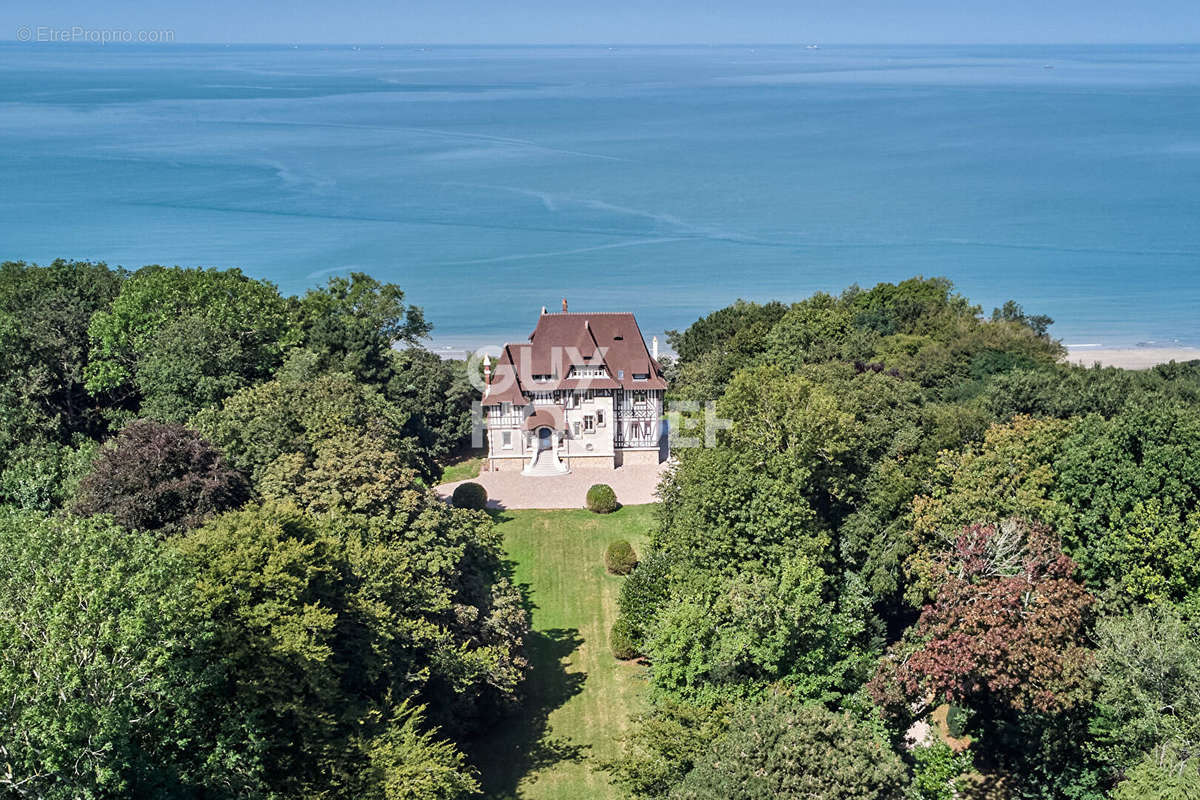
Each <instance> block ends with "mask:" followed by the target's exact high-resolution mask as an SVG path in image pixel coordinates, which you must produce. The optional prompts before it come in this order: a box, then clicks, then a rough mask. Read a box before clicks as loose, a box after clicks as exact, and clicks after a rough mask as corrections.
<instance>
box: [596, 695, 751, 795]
mask: <svg viewBox="0 0 1200 800" xmlns="http://www.w3.org/2000/svg"><path fill="white" fill-rule="evenodd" d="M730 713H731V709H730V708H729V707H728V706H717V707H716V708H712V707H709V706H705V705H701V704H696V703H690V702H687V701H684V700H680V699H678V698H675V697H672V696H671V695H669V694H658V695H655V696H654V701H653V705H652V706H651V708H650V710H649V711H648V712H646V713H644V714H641V715H639V716H637V717H635V718H634V719H633V725H631V726H630V728H629V733H628V734H627V736H626V738H625V739H624V740H623V742H622V750H621V755H620V757H618V758H617V759H616V760H615V761H613V762H612V763H610V764H607V765H606V767H605V768H606V769H607V770H608V771H609V773H610V774H611V775H612V776H613V782H614V783H616V784H617V785H618V786H620V787H622V788H623V789H625V790H626V791H627V792H628V793H629V794H630V795H631V796H632V797H635V798H643V799H645V800H648V799H649V798H666V797H668V796H669V795H670V794H671V790H672V789H673V788H675V787H676V786H678V785H679V784H680V783H681V782H682V781H683V779H684V777H685V776H686V775H687V774H688V773H689V772H691V770H692V767H694V766H695V763H696V760H697V759H698V758H700V757H702V756H703V755H704V753H705V751H706V750H707V748H709V747H710V746H711V745H712V743H713V741H714V740H716V739H717V738H718V737H720V735H721V734H722V733H724V732H725V730H726V729H727V728H728V726H729V715H730Z"/></svg>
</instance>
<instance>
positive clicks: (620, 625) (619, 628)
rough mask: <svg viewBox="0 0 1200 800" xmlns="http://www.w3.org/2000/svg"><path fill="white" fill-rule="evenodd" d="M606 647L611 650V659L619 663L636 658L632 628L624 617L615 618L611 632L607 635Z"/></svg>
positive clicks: (636, 652)
mask: <svg viewBox="0 0 1200 800" xmlns="http://www.w3.org/2000/svg"><path fill="white" fill-rule="evenodd" d="M608 646H609V648H610V649H611V650H612V654H613V658H616V659H618V660H620V661H628V660H629V659H631V658H637V656H638V651H637V646H636V645H635V644H634V641H633V628H632V627H631V626H630V624H629V622H628V621H627V620H626V619H625V618H624V617H617V621H616V622H614V623H613V626H612V631H611V632H610V633H609V634H608Z"/></svg>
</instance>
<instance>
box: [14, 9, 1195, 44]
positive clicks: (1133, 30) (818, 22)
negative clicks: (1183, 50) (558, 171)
mask: <svg viewBox="0 0 1200 800" xmlns="http://www.w3.org/2000/svg"><path fill="white" fill-rule="evenodd" d="M23 26H25V27H28V28H31V29H34V30H36V29H37V28H38V27H43V26H44V27H54V28H70V27H72V26H81V27H84V28H89V29H125V30H139V29H150V30H161V29H170V30H173V31H175V39H176V41H180V42H289V43H294V42H300V43H304V42H308V43H323V42H328V43H334V42H359V43H365V42H379V43H393V42H395V43H401V42H404V43H407V42H432V43H518V42H519V43H649V44H680V43H700V42H729V43H751V42H753V43H770V42H781V43H808V42H842V43H852V42H898V43H902V42H913V43H921V42H930V43H942V42H953V43H960V42H1030V43H1048V42H1197V41H1200V8H1198V2H1197V0H740V2H735V1H733V0H607V2H605V1H603V0H588V1H587V2H584V1H583V0H420V2H417V1H415V0H336V2H330V1H329V0H320V1H319V2H318V1H317V0H288V1H287V2H280V1H279V0H206V1H205V2H191V3H187V2H184V3H180V2H172V1H171V0H86V2H84V1H82V0H65V1H60V2H46V0H0V39H15V38H19V36H18V31H19V30H20V29H21V28H22V27H23Z"/></svg>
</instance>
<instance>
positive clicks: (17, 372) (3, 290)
mask: <svg viewBox="0 0 1200 800" xmlns="http://www.w3.org/2000/svg"><path fill="white" fill-rule="evenodd" d="M123 279H124V273H122V272H121V271H119V270H110V269H109V268H108V267H106V266H105V265H103V264H90V263H87V262H78V261H61V260H60V261H55V262H54V263H52V264H50V265H48V266H44V267H39V266H36V265H30V264H24V263H19V262H6V263H3V264H0V463H2V461H3V459H4V458H5V457H6V455H7V454H8V453H9V452H10V451H11V450H12V448H14V447H16V446H17V445H19V444H21V443H28V442H30V441H32V440H35V439H43V440H47V441H52V442H58V443H62V444H66V443H69V442H70V441H71V436H72V435H74V434H84V435H87V436H99V435H101V434H102V433H103V432H104V430H105V428H106V427H107V422H108V418H109V413H107V412H109V409H108V408H106V403H108V402H111V398H110V397H109V396H107V395H103V394H101V395H99V396H92V395H90V394H89V393H88V391H87V389H86V388H85V386H84V380H85V373H86V371H87V370H88V368H89V351H88V325H89V324H90V323H91V319H92V315H93V314H95V313H96V312H98V311H102V310H104V309H106V308H108V306H109V304H110V303H112V302H113V300H114V298H116V296H117V293H118V292H119V291H120V289H121V283H122V280H123Z"/></svg>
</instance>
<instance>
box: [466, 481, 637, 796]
mask: <svg viewBox="0 0 1200 800" xmlns="http://www.w3.org/2000/svg"><path fill="white" fill-rule="evenodd" d="M653 511H654V506H653V505H645V506H627V507H624V508H621V509H619V510H618V511H617V512H616V513H613V514H610V515H607V516H605V515H599V514H592V513H591V512H589V511H584V510H581V509H580V510H575V509H567V510H561V511H505V512H502V513H501V514H499V515H498V517H497V518H498V519H499V520H501V522H500V529H501V530H502V531H503V532H504V545H505V550H506V552H507V554H508V558H509V559H510V560H511V566H512V571H513V579H514V580H515V581H516V583H517V584H518V585H519V586H520V587H521V588H522V590H523V591H524V592H525V595H526V597H527V599H528V601H529V603H530V608H531V617H532V620H531V621H532V626H533V634H532V636H531V637H530V643H529V658H530V662H531V672H530V678H529V680H528V681H527V685H526V696H525V701H524V704H523V706H522V708H521V710H520V712H518V714H517V716H516V717H514V718H513V719H511V720H509V721H508V722H506V723H502V724H501V725H500V726H498V728H497V730H496V731H495V732H494V733H493V734H492V735H490V736H489V737H487V738H486V739H484V740H482V741H480V742H478V743H477V745H476V746H475V747H474V748H473V750H474V752H475V758H476V761H477V762H478V763H479V766H480V770H481V773H482V778H483V783H484V790H485V794H486V796H487V797H489V798H493V800H507V798H517V797H520V798H528V800H573V799H574V798H578V799H579V800H600V799H601V798H617V797H620V796H621V794H620V792H618V791H617V790H616V789H615V788H614V787H613V786H611V785H610V784H609V782H608V777H607V775H606V773H604V772H603V771H602V770H600V768H599V765H600V763H601V762H603V761H605V760H607V759H611V758H612V757H614V756H615V755H617V753H618V752H619V750H620V746H619V743H618V742H617V739H618V737H620V736H621V735H622V734H623V733H624V732H625V731H626V729H627V728H628V726H629V720H630V716H631V714H633V713H636V712H637V711H638V710H639V709H640V708H641V707H642V706H641V704H642V695H643V690H644V687H645V684H644V680H643V678H642V668H641V667H640V666H638V665H637V664H633V663H622V662H618V661H617V660H616V659H614V658H613V657H612V654H611V653H610V652H609V649H608V632H609V628H611V627H612V624H613V621H614V620H616V616H617V593H618V592H619V590H620V586H621V581H622V580H624V579H623V578H619V577H616V576H613V575H609V574H607V573H606V572H605V570H604V550H605V548H606V547H607V546H608V543H609V542H611V541H614V540H616V539H628V540H629V541H630V542H632V543H633V546H634V547H635V548H636V549H637V550H638V551H639V552H640V551H641V549H642V548H643V547H644V546H645V544H646V540H647V534H648V532H649V530H650V526H651V524H652V518H653Z"/></svg>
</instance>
